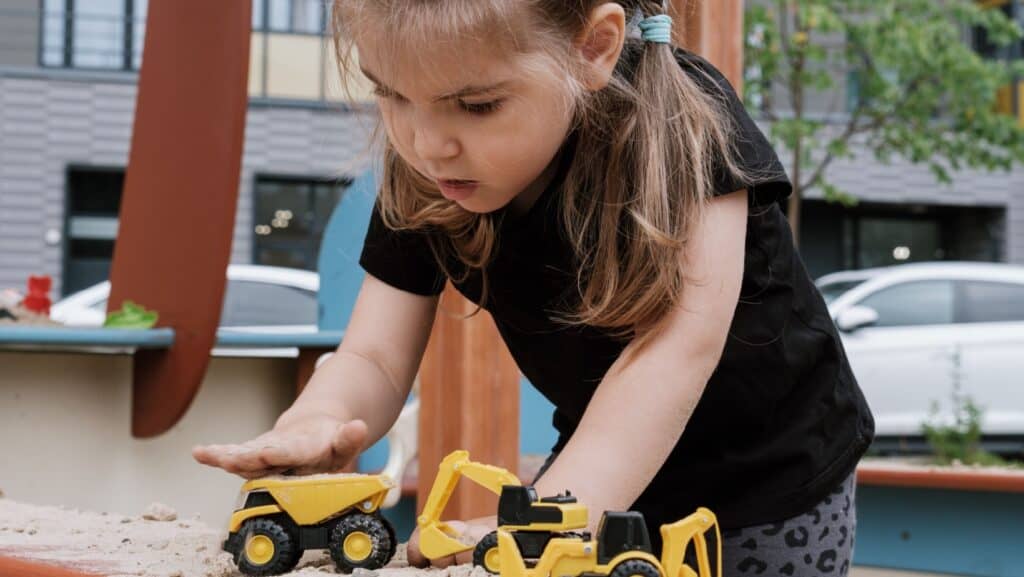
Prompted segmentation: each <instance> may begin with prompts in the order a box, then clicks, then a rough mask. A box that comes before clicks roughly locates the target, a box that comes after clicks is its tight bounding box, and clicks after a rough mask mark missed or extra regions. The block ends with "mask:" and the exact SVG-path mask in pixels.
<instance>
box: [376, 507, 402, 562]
mask: <svg viewBox="0 0 1024 577" xmlns="http://www.w3.org/2000/svg"><path fill="white" fill-rule="evenodd" d="M378 518H379V519H380V520H381V522H382V523H384V526H385V527H386V528H387V530H388V537H390V538H391V547H390V548H388V558H387V559H386V560H385V561H384V564H385V565H387V564H388V563H390V562H391V560H392V559H393V558H394V557H395V553H397V552H398V537H397V536H395V526H394V525H392V524H391V522H390V521H388V520H387V519H385V518H384V517H383V516H381V517H378Z"/></svg>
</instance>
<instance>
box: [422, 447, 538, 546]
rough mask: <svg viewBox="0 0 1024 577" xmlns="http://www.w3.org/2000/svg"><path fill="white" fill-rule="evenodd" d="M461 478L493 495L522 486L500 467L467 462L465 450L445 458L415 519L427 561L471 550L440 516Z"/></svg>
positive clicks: (470, 543)
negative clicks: (510, 487)
mask: <svg viewBox="0 0 1024 577" xmlns="http://www.w3.org/2000/svg"><path fill="white" fill-rule="evenodd" d="M462 476H466V477H468V478H469V479H470V480H472V481H475V482H476V483H478V484H479V485H481V486H483V487H484V488H486V489H487V490H488V491H491V492H492V493H494V494H495V495H500V494H501V488H502V487H503V486H504V485H522V483H521V482H520V481H519V478H518V477H516V476H515V475H513V474H512V473H510V472H508V471H506V470H505V469H502V468H501V467H495V466H492V465H484V464H482V463H476V462H473V461H470V460H469V452H468V451H454V452H452V453H451V454H450V455H448V456H447V457H445V458H444V460H443V461H441V464H440V465H439V466H438V468H437V477H435V478H434V485H433V486H432V487H431V488H430V494H429V495H428V496H427V502H426V504H425V505H424V506H423V512H422V513H420V516H419V518H418V519H417V520H416V524H417V525H418V526H419V530H420V552H421V553H423V556H424V557H426V558H427V559H438V558H440V557H447V556H449V555H454V554H456V553H459V552H462V551H467V550H469V549H472V548H473V543H472V542H464V541H462V540H461V539H460V535H459V533H458V532H457V531H455V530H454V529H452V527H451V526H449V525H448V524H446V523H444V522H443V521H441V513H442V512H443V511H444V508H445V505H447V504H448V500H449V499H451V496H452V493H453V492H454V491H455V487H456V486H457V485H458V483H459V479H460V478H461V477H462Z"/></svg>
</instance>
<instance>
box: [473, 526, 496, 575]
mask: <svg viewBox="0 0 1024 577" xmlns="http://www.w3.org/2000/svg"><path fill="white" fill-rule="evenodd" d="M492 550H493V551H497V550H498V532H497V531H491V532H490V533H488V534H486V535H484V538H483V539H480V542H479V543H477V544H476V548H475V549H473V564H474V565H476V566H478V567H483V568H484V570H485V571H487V572H488V573H492V574H494V575H497V574H499V573H501V570H500V567H491V566H490V565H488V564H487V553H488V552H490V551H492Z"/></svg>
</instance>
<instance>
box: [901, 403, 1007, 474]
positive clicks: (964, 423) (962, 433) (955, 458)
mask: <svg viewBox="0 0 1024 577" xmlns="http://www.w3.org/2000/svg"><path fill="white" fill-rule="evenodd" d="M981 417H982V409H981V408H980V407H978V406H977V405H976V404H974V401H973V400H971V398H970V397H968V396H965V395H959V394H957V393H954V394H953V422H952V423H950V422H948V419H942V418H940V415H939V404H938V403H937V402H934V401H933V402H932V408H931V416H930V418H929V420H928V422H926V423H924V424H923V425H922V426H921V429H922V431H923V432H924V436H925V438H926V439H927V440H928V444H929V445H931V448H932V452H933V453H934V454H935V460H936V462H938V464H940V465H950V464H956V463H962V464H965V465H983V466H993V465H1006V464H1007V463H1006V461H1005V460H1003V459H1002V458H1001V457H999V456H998V455H993V454H992V453H989V452H988V451H986V450H984V449H983V448H982V447H981Z"/></svg>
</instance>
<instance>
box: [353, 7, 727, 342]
mask: <svg viewBox="0 0 1024 577" xmlns="http://www.w3.org/2000/svg"><path fill="white" fill-rule="evenodd" d="M605 1H606V0H334V10H333V27H334V38H335V47H336V50H337V53H338V62H339V66H340V69H341V74H342V79H343V81H344V79H349V78H353V77H354V76H353V75H354V74H356V73H357V71H356V64H355V57H354V54H353V50H352V48H353V45H354V42H355V39H356V38H357V35H358V34H359V32H360V31H363V30H370V31H373V32H370V33H374V32H379V31H386V32H387V37H389V38H392V39H395V40H394V42H395V43H399V42H400V43H401V44H402V45H403V46H404V47H405V48H407V49H413V50H415V47H416V46H417V45H422V44H419V43H429V42H437V41H439V39H444V41H446V42H452V41H453V40H454V41H455V42H454V43H455V44H457V43H458V41H459V40H460V39H480V38H487V39H488V41H489V42H495V43H501V44H500V45H499V46H502V47H507V49H508V50H511V51H514V52H515V54H517V56H520V57H521V58H520V61H522V62H527V63H531V68H532V69H534V70H538V71H540V70H544V69H545V68H546V70H547V71H548V73H554V74H558V75H559V77H561V78H564V79H565V83H566V96H567V105H568V106H569V107H570V108H569V110H571V111H572V113H573V117H574V125H573V130H574V131H575V135H574V138H575V155H576V159H577V160H580V161H579V162H572V163H571V165H570V166H569V167H568V169H567V170H566V171H565V179H564V184H563V192H562V195H563V198H562V202H561V207H560V211H561V222H562V224H563V227H564V232H565V234H566V237H567V238H568V240H569V241H570V242H571V244H572V247H573V248H574V249H575V254H576V257H577V264H578V267H577V271H578V272H577V286H578V289H579V290H578V292H579V299H578V302H576V303H574V304H573V305H571V310H564V311H558V312H557V315H558V317H559V318H560V319H561V320H563V321H564V322H566V323H569V324H586V325H591V326H596V327H601V328H603V329H606V330H608V331H609V332H610V333H612V334H615V335H617V336H620V337H624V338H629V337H642V338H645V340H646V337H649V336H650V335H651V334H652V332H653V330H654V329H656V328H658V326H659V321H661V320H662V319H663V318H665V317H666V315H667V313H668V312H669V309H671V308H672V307H674V306H676V305H677V304H678V303H679V301H680V297H681V294H682V290H683V287H684V279H685V278H686V277H685V273H686V271H685V270H684V269H685V268H686V267H684V263H681V262H680V251H681V250H682V249H683V248H684V247H685V246H686V244H687V242H688V238H689V234H690V231H692V230H694V225H695V223H697V222H699V221H700V219H702V218H703V217H704V212H705V209H706V206H707V202H708V200H709V199H710V197H711V196H712V194H713V191H712V182H713V178H714V177H715V175H716V174H719V175H721V174H723V173H732V175H734V176H736V177H738V179H743V178H745V177H746V174H745V173H744V171H743V170H742V169H740V167H739V166H738V165H737V163H736V162H735V161H734V156H735V153H734V149H733V146H732V145H731V144H730V140H729V135H730V133H731V132H732V123H731V120H730V118H731V116H730V115H729V114H728V113H727V111H726V108H725V106H726V104H725V102H726V98H725V96H724V93H719V94H714V93H710V92H708V91H707V90H706V89H702V88H701V85H700V84H698V83H697V82H696V81H695V80H694V79H693V78H691V77H690V76H689V75H688V74H687V73H686V72H684V71H683V70H682V68H681V67H680V66H679V63H678V62H677V60H676V58H675V55H674V53H673V50H672V49H671V47H670V45H667V44H652V43H644V42H643V41H642V40H640V39H633V38H627V40H626V43H625V46H624V48H623V55H622V58H620V61H619V64H618V65H617V67H616V69H615V72H614V74H613V77H612V79H611V81H610V83H609V84H608V85H607V86H606V87H605V88H603V89H602V90H600V91H597V92H589V91H587V90H585V89H583V87H582V85H581V83H580V82H579V81H578V80H577V79H579V78H581V71H582V66H583V61H582V59H581V57H580V56H579V54H578V52H579V51H578V50H574V49H573V40H574V39H579V38H580V37H581V35H582V34H583V33H584V30H585V26H586V23H587V21H588V17H589V16H590V14H591V11H592V10H593V9H594V8H596V7H597V6H599V5H601V4H603V3H604V2H605ZM618 3H619V4H620V5H622V7H623V8H624V10H625V12H626V18H627V20H628V19H630V18H631V17H632V16H633V15H634V14H635V13H636V11H637V10H640V11H642V13H643V14H644V15H645V16H650V15H653V14H659V13H663V12H664V8H663V6H662V2H660V1H657V0H654V1H651V0H619V2H618ZM378 38H380V36H378ZM627 61H629V62H632V63H635V64H634V65H632V66H630V65H626V64H624V63H625V62H627ZM537 64H539V66H537ZM701 72H703V71H701ZM705 75H707V73H706V72H705ZM707 80H708V82H707V83H705V84H706V85H708V86H712V87H714V86H717V84H716V83H715V82H714V79H712V78H711V77H710V75H707ZM378 128H379V125H378ZM378 133H379V131H378ZM385 140H386V139H385ZM719 171H723V172H719ZM379 203H380V211H381V216H382V218H383V221H384V223H385V224H386V225H387V226H388V227H389V228H392V229H395V230H415V229H429V230H432V231H437V232H442V233H444V234H430V235H427V237H428V238H429V239H430V243H431V247H432V249H433V251H434V255H435V257H436V258H437V259H438V262H439V264H440V265H441V266H442V267H444V269H445V270H446V272H450V271H449V267H448V266H447V264H446V262H448V261H449V258H450V257H454V258H455V259H456V262H461V263H462V265H464V274H468V272H469V271H470V270H478V271H480V272H481V273H482V272H483V269H484V268H485V266H486V265H487V263H488V262H489V261H490V259H491V258H492V256H493V255H494V253H495V250H496V246H497V242H498V239H497V238H496V234H497V230H498V224H499V222H498V218H500V217H499V216H498V214H499V213H501V211H497V212H496V213H493V214H476V213H472V212H470V211H467V210H464V209H462V208H461V207H459V206H458V205H457V204H456V203H454V202H451V201H448V200H446V199H445V198H444V197H443V196H442V195H441V194H440V192H439V190H438V189H437V187H436V185H434V184H433V183H432V182H430V181H429V180H427V179H426V178H424V177H422V176H421V175H420V174H419V173H418V172H417V171H416V170H415V169H413V168H412V167H410V166H408V165H407V164H406V163H405V162H404V161H403V160H402V159H401V157H400V156H399V155H398V153H397V152H396V151H395V149H394V147H393V146H392V145H391V144H390V143H389V142H384V165H383V178H382V182H381V186H380V191H379ZM458 278H459V277H456V279H458ZM463 278H464V277H463ZM484 279H485V282H484V287H485V288H484V296H483V298H484V299H486V277H484ZM480 304H482V303H480Z"/></svg>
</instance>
